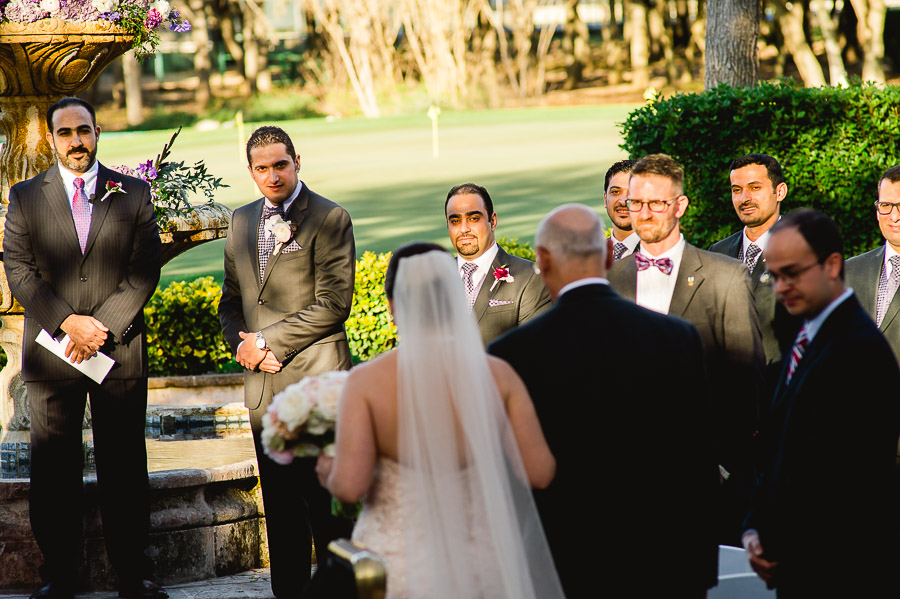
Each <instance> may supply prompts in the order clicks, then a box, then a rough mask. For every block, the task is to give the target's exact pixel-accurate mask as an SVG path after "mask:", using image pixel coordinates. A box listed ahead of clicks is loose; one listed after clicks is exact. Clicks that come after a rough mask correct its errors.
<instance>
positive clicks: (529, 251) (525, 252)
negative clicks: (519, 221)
mask: <svg viewBox="0 0 900 599" xmlns="http://www.w3.org/2000/svg"><path fill="white" fill-rule="evenodd" d="M497 243H498V244H499V245H500V247H502V248H503V249H504V251H506V253H507V254H509V255H510V256H518V257H519V258H525V259H526V260H531V261H532V262H534V261H535V253H534V248H533V247H531V245H529V244H528V243H520V242H519V238H518V237H513V238H509V237H498V238H497Z"/></svg>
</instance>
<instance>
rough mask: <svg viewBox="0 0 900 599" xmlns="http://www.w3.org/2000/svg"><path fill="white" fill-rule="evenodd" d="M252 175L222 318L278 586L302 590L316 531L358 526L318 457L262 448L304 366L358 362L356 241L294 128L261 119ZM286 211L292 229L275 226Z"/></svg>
mask: <svg viewBox="0 0 900 599" xmlns="http://www.w3.org/2000/svg"><path fill="white" fill-rule="evenodd" d="M247 161H248V163H249V169H250V175H251V176H252V177H253V180H254V181H255V182H256V185H257V187H259V190H260V192H262V194H263V196H264V197H263V198H260V199H259V200H256V201H255V202H251V203H250V204H247V205H245V206H242V207H240V208H238V209H237V210H235V211H234V214H233V215H232V217H231V225H230V226H229V229H228V239H227V241H226V243H225V285H224V287H223V289H222V299H221V301H220V302H219V320H220V321H221V323H222V332H223V333H224V335H225V340H226V341H227V342H228V344H229V345H230V346H231V349H232V350H233V351H234V354H235V360H237V362H238V363H239V364H240V365H241V366H243V367H244V368H245V369H246V370H245V371H244V401H245V403H246V405H247V407H248V408H249V409H250V421H251V425H252V427H253V438H254V441H255V443H256V456H257V460H258V462H259V472H260V481H261V483H262V488H263V502H264V506H265V511H266V529H267V534H268V540H269V556H270V561H271V573H272V591H273V592H274V594H275V597H277V598H278V599H286V598H291V597H299V596H300V594H301V593H302V591H303V588H304V586H305V585H306V584H307V583H308V582H309V579H310V562H311V543H310V540H311V537H310V529H311V532H312V538H313V539H314V540H315V545H316V548H317V549H318V553H319V555H323V554H324V549H325V547H327V546H328V543H329V542H330V541H331V540H333V539H335V538H337V537H339V536H346V535H348V534H349V532H350V523H349V521H348V520H338V519H336V518H334V517H333V516H331V497H330V495H329V494H328V492H327V491H326V490H325V489H323V488H322V487H321V486H320V485H319V482H318V479H317V478H316V474H315V472H314V468H315V459H314V458H303V459H299V458H298V459H297V460H295V461H294V462H293V463H292V464H291V465H289V466H280V465H278V464H276V463H275V462H273V461H272V460H270V459H269V458H268V457H267V456H266V455H265V453H264V451H263V449H262V445H261V442H260V433H261V432H262V424H261V419H262V416H263V414H265V412H266V408H268V406H269V404H270V403H271V401H272V397H273V396H274V395H275V394H276V393H278V392H279V391H281V390H283V389H284V388H285V387H286V386H288V385H290V384H291V383H296V382H297V381H299V380H300V379H301V378H303V377H304V376H308V375H313V374H320V373H322V372H327V371H330V370H339V369H348V368H350V348H349V346H348V344H347V336H346V333H345V332H344V321H345V320H346V319H347V316H348V315H349V314H350V303H351V301H352V298H353V284H354V271H355V267H356V255H355V253H356V250H355V246H354V241H353V226H352V224H351V222H350V215H349V214H347V211H346V210H344V209H343V208H341V207H340V206H338V205H337V204H335V203H334V202H331V201H330V200H327V199H325V198H323V197H322V196H320V195H318V194H317V193H315V192H313V191H312V190H310V189H309V188H308V187H307V186H306V185H304V184H303V182H302V181H300V180H299V179H298V177H297V174H298V172H299V171H300V157H299V156H298V155H297V154H296V153H295V152H294V145H293V143H292V142H291V139H290V137H288V135H287V133H285V132H284V131H283V130H281V129H279V128H278V127H261V128H259V129H257V130H256V131H254V132H253V135H251V136H250V139H249V140H248V141H247ZM269 219H275V220H276V221H277V220H279V219H280V220H283V221H285V222H286V223H287V224H288V225H289V233H288V234H287V235H286V236H285V237H284V238H280V237H281V235H280V234H276V232H271V231H270V230H267V227H266V226H265V225H266V222H267V221H269Z"/></svg>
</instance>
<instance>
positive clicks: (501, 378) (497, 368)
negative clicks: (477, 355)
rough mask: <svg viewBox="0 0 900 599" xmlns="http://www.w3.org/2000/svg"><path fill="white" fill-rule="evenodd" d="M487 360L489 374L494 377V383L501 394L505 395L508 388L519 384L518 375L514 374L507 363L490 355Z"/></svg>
mask: <svg viewBox="0 0 900 599" xmlns="http://www.w3.org/2000/svg"><path fill="white" fill-rule="evenodd" d="M487 360H488V366H489V367H490V369H491V374H493V375H494V381H495V382H496V383H497V387H498V388H499V389H500V392H501V393H505V392H506V390H508V389H510V387H512V386H514V385H517V384H519V383H521V379H520V378H519V375H518V374H516V371H515V370H513V367H512V366H510V365H509V362H507V361H506V360H504V359H503V358H498V357H496V356H491V355H488V356H487Z"/></svg>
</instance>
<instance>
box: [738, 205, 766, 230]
mask: <svg viewBox="0 0 900 599" xmlns="http://www.w3.org/2000/svg"><path fill="white" fill-rule="evenodd" d="M748 206H752V207H754V208H756V212H755V213H753V214H747V215H745V214H741V212H740V211H741V210H743V209H744V208H746V207H748ZM770 218H772V215H771V214H768V215H765V214H762V213H761V212H760V211H759V204H753V203H748V204H742V205H741V206H740V207H739V208H738V219H739V220H740V221H741V224H743V225H744V226H747V227H758V226H759V225H761V224H763V223H765V222H766V221H767V220H769V219H770Z"/></svg>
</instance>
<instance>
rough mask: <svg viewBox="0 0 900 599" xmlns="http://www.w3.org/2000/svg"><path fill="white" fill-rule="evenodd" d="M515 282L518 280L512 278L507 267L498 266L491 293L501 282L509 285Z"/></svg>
mask: <svg viewBox="0 0 900 599" xmlns="http://www.w3.org/2000/svg"><path fill="white" fill-rule="evenodd" d="M515 280H516V278H515V277H514V276H512V275H511V274H509V269H508V268H506V265H503V266H498V267H497V268H495V269H494V284H493V285H491V288H490V289H489V291H493V290H494V287H496V286H497V284H498V283H499V282H500V281H506V282H507V283H512V282H513V281H515Z"/></svg>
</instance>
